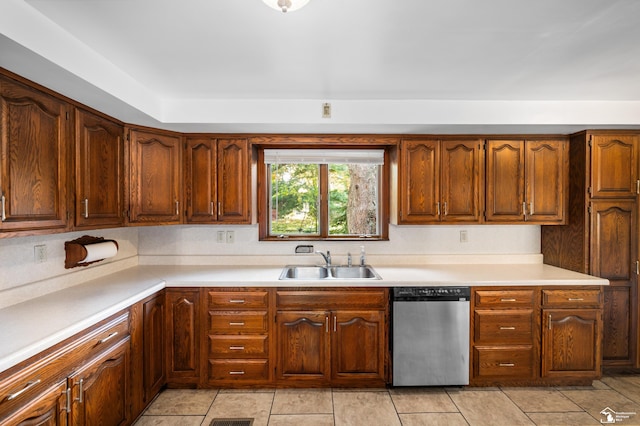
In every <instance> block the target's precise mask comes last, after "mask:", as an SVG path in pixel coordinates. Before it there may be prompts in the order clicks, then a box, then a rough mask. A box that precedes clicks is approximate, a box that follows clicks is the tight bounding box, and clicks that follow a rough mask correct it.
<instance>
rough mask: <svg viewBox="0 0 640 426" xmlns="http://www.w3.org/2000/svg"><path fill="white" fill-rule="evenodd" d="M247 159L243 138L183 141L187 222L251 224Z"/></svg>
mask: <svg viewBox="0 0 640 426" xmlns="http://www.w3.org/2000/svg"><path fill="white" fill-rule="evenodd" d="M249 157H250V156H249V141H248V140H247V139H246V138H225V139H216V138H211V137H207V136H193V135H191V136H188V137H187V138H186V150H185V175H184V182H185V199H186V217H185V221H186V222H187V223H219V222H224V223H237V224H248V223H250V222H251V210H250V207H251V195H250V194H251V190H250V185H251V179H250V168H249Z"/></svg>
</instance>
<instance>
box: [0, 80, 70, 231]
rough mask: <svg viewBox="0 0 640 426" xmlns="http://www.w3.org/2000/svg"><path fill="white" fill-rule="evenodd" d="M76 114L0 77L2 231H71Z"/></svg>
mask: <svg viewBox="0 0 640 426" xmlns="http://www.w3.org/2000/svg"><path fill="white" fill-rule="evenodd" d="M72 114H73V110H72V108H71V106H70V105H69V104H67V103H65V102H63V101H61V100H59V99H56V98H54V97H52V96H49V95H46V94H44V93H42V92H40V91H38V90H36V89H32V88H30V87H28V86H26V85H23V84H21V83H19V82H16V81H14V80H11V79H9V78H6V77H3V76H0V117H1V120H2V122H1V124H0V210H1V211H0V231H1V232H2V233H4V232H12V233H19V232H22V233H23V234H24V235H32V234H34V233H35V232H34V231H39V230H46V231H48V232H63V231H68V230H69V229H70V225H71V219H70V218H71V214H70V212H68V200H69V187H68V182H69V167H68V164H69V155H70V148H69V147H70V146H71V144H70V143H69V140H71V131H70V123H71V120H72ZM43 232H44V231H43ZM15 235H21V234H15ZM0 236H1V235H0Z"/></svg>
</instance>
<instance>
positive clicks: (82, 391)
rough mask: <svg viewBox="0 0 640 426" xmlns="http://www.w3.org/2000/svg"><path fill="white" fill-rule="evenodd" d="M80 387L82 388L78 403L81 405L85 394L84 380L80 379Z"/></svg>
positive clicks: (79, 392)
mask: <svg viewBox="0 0 640 426" xmlns="http://www.w3.org/2000/svg"><path fill="white" fill-rule="evenodd" d="M78 386H79V387H80V389H79V391H78V399H77V400H76V401H78V403H79V404H82V394H84V379H80V383H78Z"/></svg>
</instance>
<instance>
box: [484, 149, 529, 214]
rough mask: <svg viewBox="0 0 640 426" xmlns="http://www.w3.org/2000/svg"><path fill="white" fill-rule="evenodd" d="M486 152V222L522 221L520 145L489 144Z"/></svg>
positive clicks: (522, 157)
mask: <svg viewBox="0 0 640 426" xmlns="http://www.w3.org/2000/svg"><path fill="white" fill-rule="evenodd" d="M486 150H487V154H486V155H487V177H486V179H487V192H486V212H485V216H486V220H487V221H492V222H494V221H495V222H517V221H522V220H524V210H523V205H524V155H525V154H524V153H525V150H524V141H513V140H489V141H487V144H486Z"/></svg>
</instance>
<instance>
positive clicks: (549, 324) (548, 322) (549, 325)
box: [547, 314, 551, 330]
mask: <svg viewBox="0 0 640 426" xmlns="http://www.w3.org/2000/svg"><path fill="white" fill-rule="evenodd" d="M547 328H548V329H549V330H551V314H549V321H547Z"/></svg>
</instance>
